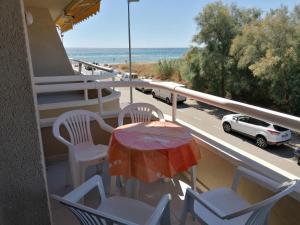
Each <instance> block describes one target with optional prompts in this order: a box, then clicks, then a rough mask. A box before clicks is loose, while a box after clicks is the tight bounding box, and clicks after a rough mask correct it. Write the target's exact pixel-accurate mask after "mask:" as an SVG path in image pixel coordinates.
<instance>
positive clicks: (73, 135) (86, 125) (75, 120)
mask: <svg viewBox="0 0 300 225" xmlns="http://www.w3.org/2000/svg"><path fill="white" fill-rule="evenodd" d="M91 120H96V121H97V122H98V124H99V126H100V127H101V128H104V130H107V131H109V129H107V127H109V126H108V125H107V124H106V123H105V122H104V120H103V119H102V118H101V117H100V116H99V115H98V114H97V113H94V112H90V111H87V110H73V111H69V112H65V113H63V114H61V115H60V116H59V117H58V118H57V119H56V121H55V122H54V124H53V128H52V131H53V135H54V137H56V138H57V139H58V140H59V141H61V142H62V143H64V144H66V145H67V146H74V145H78V144H83V143H90V144H93V139H92V135H91V129H90V122H91ZM61 125H64V126H65V128H66V129H67V131H68V133H69V136H70V141H67V140H66V139H65V138H63V137H62V136H61V133H60V127H61ZM109 132H110V131H109Z"/></svg>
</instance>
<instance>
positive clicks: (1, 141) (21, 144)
mask: <svg viewBox="0 0 300 225" xmlns="http://www.w3.org/2000/svg"><path fill="white" fill-rule="evenodd" d="M25 26H26V25H25V21H24V9H23V5H22V2H21V0H10V1H5V0H0V30H1V32H0V63H1V66H0V96H1V98H0V106H1V110H0V119H1V121H0V123H1V126H0V224H1V225H17V224H22V225H27V224H28V225H33V224H43V225H48V224H51V222H50V212H49V207H48V196H47V188H46V179H45V165H44V158H43V154H42V149H41V143H40V142H41V139H40V133H39V129H38V124H37V119H36V112H37V111H36V108H35V104H34V102H35V99H34V97H33V96H34V95H33V91H32V83H31V77H32V67H31V65H30V55H29V49H28V40H27V34H26V32H27V30H26V27H25Z"/></svg>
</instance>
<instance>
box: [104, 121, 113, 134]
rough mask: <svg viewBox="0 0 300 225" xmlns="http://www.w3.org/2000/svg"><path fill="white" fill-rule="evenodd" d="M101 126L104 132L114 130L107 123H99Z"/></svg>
mask: <svg viewBox="0 0 300 225" xmlns="http://www.w3.org/2000/svg"><path fill="white" fill-rule="evenodd" d="M101 128H102V129H103V130H105V131H106V132H108V133H112V132H113V131H114V129H115V128H113V127H112V126H110V125H108V124H107V123H103V124H101Z"/></svg>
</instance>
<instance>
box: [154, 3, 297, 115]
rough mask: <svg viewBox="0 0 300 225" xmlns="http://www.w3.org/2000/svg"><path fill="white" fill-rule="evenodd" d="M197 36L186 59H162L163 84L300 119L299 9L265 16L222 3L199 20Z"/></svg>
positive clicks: (212, 6)
mask: <svg viewBox="0 0 300 225" xmlns="http://www.w3.org/2000/svg"><path fill="white" fill-rule="evenodd" d="M195 20H196V23H197V25H198V28H199V32H198V33H197V34H196V35H195V36H194V37H193V41H194V43H195V45H196V47H191V48H190V49H189V51H188V53H187V54H186V55H185V57H184V58H183V59H182V60H162V61H160V62H159V63H158V64H157V66H156V73H157V74H158V75H159V76H160V78H161V79H162V80H176V81H180V80H181V79H183V80H184V81H186V82H188V84H189V86H190V87H191V88H192V89H194V90H197V91H202V92H206V93H210V94H214V95H217V96H221V97H226V98H230V99H234V100H238V101H243V102H247V103H251V104H256V105H261V106H264V107H269V108H272V109H275V110H279V111H284V112H287V113H291V114H294V115H298V116H299V115H300V5H298V6H296V7H295V8H294V9H293V10H292V11H288V9H287V8H286V7H284V6H282V7H281V8H279V9H275V10H270V11H269V12H262V11H260V10H259V9H255V8H250V9H244V8H239V7H238V6H237V5H225V4H223V3H222V2H220V1H218V2H215V3H212V4H208V5H206V7H205V8H204V9H203V11H201V12H200V13H199V14H198V16H197V17H196V19H195Z"/></svg>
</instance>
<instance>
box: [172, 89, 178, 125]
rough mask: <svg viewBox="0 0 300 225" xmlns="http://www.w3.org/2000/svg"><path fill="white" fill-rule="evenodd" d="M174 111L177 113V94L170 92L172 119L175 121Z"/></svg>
mask: <svg viewBox="0 0 300 225" xmlns="http://www.w3.org/2000/svg"><path fill="white" fill-rule="evenodd" d="M176 113H177V94H176V93H174V92H173V93H172V121H173V122H176Z"/></svg>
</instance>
